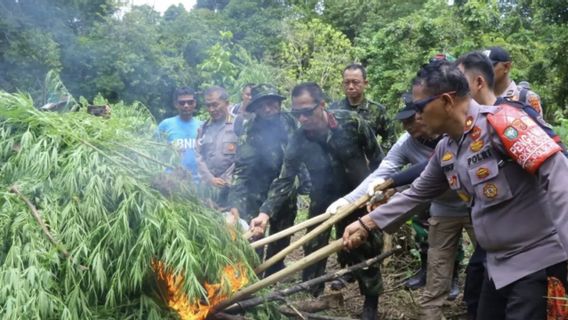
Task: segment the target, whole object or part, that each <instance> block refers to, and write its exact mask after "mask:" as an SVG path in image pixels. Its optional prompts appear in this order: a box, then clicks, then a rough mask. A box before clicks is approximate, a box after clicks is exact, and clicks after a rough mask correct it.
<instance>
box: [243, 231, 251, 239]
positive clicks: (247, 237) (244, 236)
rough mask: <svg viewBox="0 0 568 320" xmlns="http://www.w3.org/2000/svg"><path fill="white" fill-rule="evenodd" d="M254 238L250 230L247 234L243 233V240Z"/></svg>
mask: <svg viewBox="0 0 568 320" xmlns="http://www.w3.org/2000/svg"><path fill="white" fill-rule="evenodd" d="M251 237H252V230H248V231H247V232H245V233H243V238H245V239H247V240H248V239H250V238H251Z"/></svg>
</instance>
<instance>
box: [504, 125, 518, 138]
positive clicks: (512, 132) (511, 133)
mask: <svg viewBox="0 0 568 320" xmlns="http://www.w3.org/2000/svg"><path fill="white" fill-rule="evenodd" d="M503 135H504V136H505V137H507V139H509V140H515V139H517V137H518V136H519V132H518V131H517V129H515V128H513V127H507V128H505V131H503Z"/></svg>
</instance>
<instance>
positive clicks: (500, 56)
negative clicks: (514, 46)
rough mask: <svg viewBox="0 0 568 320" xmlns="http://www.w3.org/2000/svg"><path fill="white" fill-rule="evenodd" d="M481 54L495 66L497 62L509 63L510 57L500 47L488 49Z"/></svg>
mask: <svg viewBox="0 0 568 320" xmlns="http://www.w3.org/2000/svg"><path fill="white" fill-rule="evenodd" d="M483 53H484V54H485V55H486V56H487V57H489V60H491V62H493V64H496V63H498V62H508V61H511V56H510V55H509V52H507V50H505V49H503V48H501V47H491V48H488V49H487V50H484V51H483Z"/></svg>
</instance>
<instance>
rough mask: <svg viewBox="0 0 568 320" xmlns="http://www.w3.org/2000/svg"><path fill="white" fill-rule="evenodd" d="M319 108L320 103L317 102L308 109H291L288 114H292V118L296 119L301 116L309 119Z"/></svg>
mask: <svg viewBox="0 0 568 320" xmlns="http://www.w3.org/2000/svg"><path fill="white" fill-rule="evenodd" d="M319 106H320V103H319V102H317V103H316V104H315V105H314V106H313V107H309V108H298V107H292V110H290V114H292V116H293V117H294V118H296V119H298V118H300V117H301V116H304V117H311V116H313V115H314V111H315V110H316V109H317V108H318V107H319Z"/></svg>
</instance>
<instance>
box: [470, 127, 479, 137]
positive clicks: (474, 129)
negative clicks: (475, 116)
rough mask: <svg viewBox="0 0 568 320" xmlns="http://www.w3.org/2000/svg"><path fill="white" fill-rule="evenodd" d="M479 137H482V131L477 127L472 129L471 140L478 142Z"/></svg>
mask: <svg viewBox="0 0 568 320" xmlns="http://www.w3.org/2000/svg"><path fill="white" fill-rule="evenodd" d="M479 137H481V129H480V128H479V127H478V126H475V127H473V129H471V139H473V140H477V139H479Z"/></svg>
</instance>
